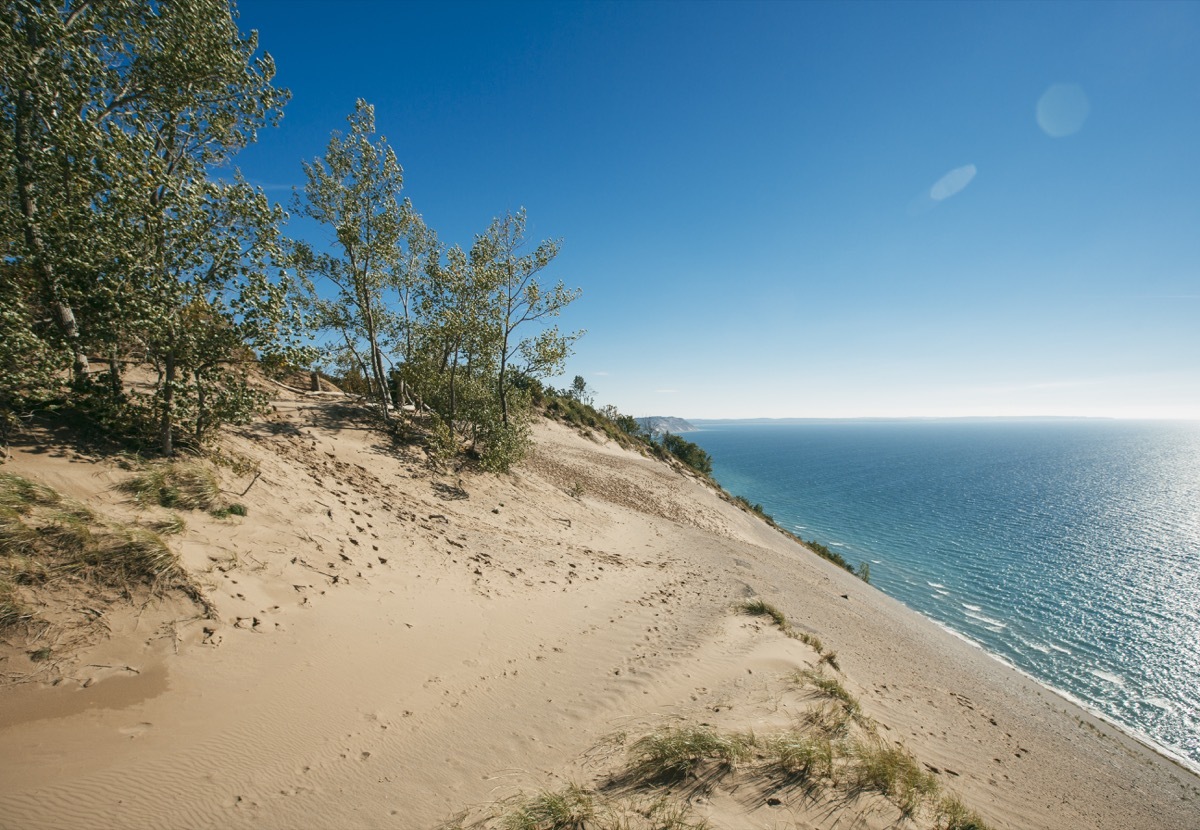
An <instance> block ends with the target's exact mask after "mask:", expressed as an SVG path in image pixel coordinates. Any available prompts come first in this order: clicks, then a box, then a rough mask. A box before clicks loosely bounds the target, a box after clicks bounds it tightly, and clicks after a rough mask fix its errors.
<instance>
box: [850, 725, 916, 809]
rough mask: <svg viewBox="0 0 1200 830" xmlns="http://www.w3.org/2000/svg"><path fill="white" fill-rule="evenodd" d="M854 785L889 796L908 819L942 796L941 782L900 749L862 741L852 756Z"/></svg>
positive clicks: (851, 768) (851, 775)
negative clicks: (939, 789) (939, 794)
mask: <svg viewBox="0 0 1200 830" xmlns="http://www.w3.org/2000/svg"><path fill="white" fill-rule="evenodd" d="M848 771H849V776H850V781H851V785H852V786H853V787H855V788H857V789H859V790H862V791H872V792H877V793H880V794H881V795H885V796H887V797H888V798H889V799H891V800H892V802H894V803H895V804H896V806H897V807H899V808H900V811H901V812H902V813H904V815H905V816H912V815H914V814H915V813H916V812H917V811H918V810H920V809H921V807H922V805H924V804H926V803H927V802H929V801H932V800H933V799H934V798H935V797H936V796H937V794H938V782H937V779H936V778H934V777H933V776H932V775H931V774H930V773H928V772H926V771H925V770H923V769H921V767H920V765H919V764H918V763H917V761H916V759H915V758H913V756H912V755H910V754H909V753H908V752H906V751H905V750H904V749H902V748H900V747H895V746H885V745H883V744H879V743H875V742H858V743H856V744H855V745H854V746H853V748H852V750H851V753H850V764H849V767H848Z"/></svg>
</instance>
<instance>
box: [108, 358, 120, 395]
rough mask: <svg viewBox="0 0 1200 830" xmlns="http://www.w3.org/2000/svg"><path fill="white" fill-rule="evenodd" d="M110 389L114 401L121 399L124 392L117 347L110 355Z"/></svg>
mask: <svg viewBox="0 0 1200 830" xmlns="http://www.w3.org/2000/svg"><path fill="white" fill-rule="evenodd" d="M108 390H109V393H110V394H111V395H112V399H113V400H114V401H119V400H120V399H121V394H122V392H124V389H123V388H122V386H121V361H120V359H119V358H118V357H117V352H116V349H113V350H112V351H111V352H110V353H109V355H108Z"/></svg>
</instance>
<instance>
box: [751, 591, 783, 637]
mask: <svg viewBox="0 0 1200 830" xmlns="http://www.w3.org/2000/svg"><path fill="white" fill-rule="evenodd" d="M739 607H740V608H741V610H742V611H743V612H745V613H747V614H750V615H751V616H754V617H770V618H771V620H772V621H774V623H775V625H777V626H779V628H780V629H781V630H783V631H787V630H788V629H789V626H788V621H787V617H786V616H784V613H783V612H782V611H780V610H779V609H778V608H776V607H775V606H774V605H772V604H771V603H769V602H767V601H765V600H762V599H752V600H748V601H746V602H743V603H742V604H741V606H739Z"/></svg>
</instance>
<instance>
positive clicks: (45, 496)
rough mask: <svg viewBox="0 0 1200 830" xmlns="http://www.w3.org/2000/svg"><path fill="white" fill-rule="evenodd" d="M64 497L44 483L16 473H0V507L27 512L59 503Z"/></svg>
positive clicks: (22, 512)
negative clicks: (37, 482)
mask: <svg viewBox="0 0 1200 830" xmlns="http://www.w3.org/2000/svg"><path fill="white" fill-rule="evenodd" d="M61 500H62V497H61V496H59V495H58V493H57V492H55V491H54V490H53V489H51V488H49V487H47V486H45V485H44V484H35V483H34V482H32V481H30V480H29V479H26V478H22V477H21V476H19V475H15V474H14V473H0V507H7V508H9V509H10V510H14V511H16V512H17V513H21V514H25V513H28V512H29V511H30V510H32V509H33V508H34V507H44V506H50V505H54V504H58V503H59V502H60V501H61Z"/></svg>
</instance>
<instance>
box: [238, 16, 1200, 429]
mask: <svg viewBox="0 0 1200 830" xmlns="http://www.w3.org/2000/svg"><path fill="white" fill-rule="evenodd" d="M238 8H239V10H240V15H241V17H240V25H241V26H242V28H243V30H249V29H255V30H258V32H259V37H260V45H261V47H262V48H263V49H264V50H266V51H268V52H270V53H271V55H272V56H273V57H274V59H275V61H276V63H277V66H278V75H277V83H278V84H280V85H282V86H285V87H287V88H289V89H290V90H291V92H292V96H293V97H292V100H291V102H290V103H289V104H288V106H287V108H286V110H285V114H284V118H283V121H282V123H281V125H280V126H279V127H278V128H276V129H272V130H266V131H264V132H263V133H262V134H261V135H260V137H259V141H258V143H257V144H256V145H254V146H252V147H250V148H248V149H246V150H244V151H243V152H242V153H241V154H239V156H238V157H237V160H236V164H237V166H238V167H240V168H241V170H242V172H243V173H244V174H245V175H246V176H247V178H249V179H250V181H252V182H254V183H256V184H258V185H260V186H262V187H264V188H266V189H267V191H268V192H269V193H270V195H272V196H273V197H275V198H277V199H279V200H280V201H282V202H285V203H286V202H287V200H288V199H289V198H290V194H291V191H292V188H294V187H299V186H302V184H303V173H302V170H301V166H300V165H301V161H303V160H312V159H313V158H316V157H318V156H320V155H321V154H322V152H323V151H324V148H325V145H326V143H327V142H328V140H329V136H330V132H331V131H333V130H343V129H345V127H346V120H345V119H346V116H347V115H348V114H349V113H350V112H352V111H353V109H354V104H355V100H356V99H358V98H363V99H365V100H366V101H368V102H369V103H371V104H373V105H374V106H375V114H376V122H377V127H378V130H379V132H380V133H381V134H382V135H385V136H386V137H387V139H388V141H389V143H390V144H391V146H392V147H393V148H394V149H395V150H396V153H397V155H398V157H399V159H400V162H401V164H402V165H403V167H404V171H405V187H404V192H403V195H405V196H407V197H409V198H410V199H411V200H412V201H413V203H414V206H415V207H416V209H417V210H418V212H420V213H421V214H422V215H423V217H424V219H425V221H426V223H427V224H428V225H429V226H430V227H432V228H433V229H435V230H436V231H437V233H438V235H439V237H440V238H441V239H442V240H443V241H444V242H447V243H449V244H454V243H457V244H459V245H461V246H462V247H464V248H466V247H469V246H470V244H471V241H472V239H473V238H474V235H475V234H476V233H479V232H482V231H483V230H484V229H485V228H486V227H487V225H488V223H489V222H490V221H491V219H492V218H493V217H495V216H499V215H502V214H504V213H505V212H507V211H515V210H517V209H519V208H521V207H524V208H526V210H527V211H528V216H529V225H528V235H529V236H530V237H531V239H532V241H534V242H536V241H538V240H541V239H547V238H555V239H561V240H562V252H561V253H560V255H559V256H558V258H557V259H556V260H555V261H554V262H553V263H552V265H551V267H550V268H549V269H547V271H546V272H544V276H545V279H546V281H549V282H554V281H557V280H562V281H563V282H565V283H566V284H567V285H568V286H570V287H578V288H580V289H582V296H581V297H580V299H579V300H577V301H576V302H575V303H574V304H573V305H572V306H571V307H570V308H568V309H567V311H566V312H564V314H563V316H562V317H561V318H560V320H559V321H558V323H559V325H560V327H562V328H563V329H565V330H569V331H573V330H577V329H585V330H586V334H585V335H584V336H583V337H582V338H581V339H580V340H579V341H578V343H577V344H576V348H575V352H574V355H573V356H572V357H571V358H570V360H569V362H568V364H567V367H566V371H565V374H564V376H563V377H560V378H557V379H553V380H552V381H551V382H552V383H553V384H554V385H556V386H566V385H569V382H570V379H571V378H573V377H574V376H575V375H581V376H583V377H584V379H585V380H586V382H587V385H588V387H589V388H590V389H591V390H592V391H593V393H594V395H595V399H596V402H597V404H613V405H615V406H616V407H617V408H618V409H619V410H621V411H622V412H624V413H627V414H633V415H676V416H682V417H693V418H751V417H801V418H803V417H823V418H828V417H903V416H920V417H930V416H983V415H991V416H996V415H1079V416H1102V417H1136V418H1200V3H1194V2H1190V3H1155V2H1135V3H1128V4H1122V3H1081V4H1074V3H1067V2H1054V3H1019V2H1004V3H994V4H993V3H984V2H971V3H961V4H956V3H950V2H937V3H928V4H926V3H900V2H893V3H867V2H860V3H831V4H824V3H817V2H790V3H789V2H769V3H753V2H736V3H720V2H700V3H688V2H665V1H660V2H616V3H610V2H589V3H569V2H537V3H482V2H479V3H451V2H444V3H436V4H421V3H400V2H365V0H362V1H360V2H346V1H345V0H343V2H339V3H336V4H334V3H328V2H304V0H243V1H242V2H240V3H239V4H238ZM289 231H290V233H291V234H292V235H294V236H298V237H302V238H305V239H308V240H309V241H311V242H312V243H313V244H315V245H327V244H329V242H330V239H331V234H330V232H329V231H328V230H327V229H323V228H321V227H319V226H315V225H308V224H305V223H304V222H301V221H296V220H294V221H293V223H292V224H291V226H290V228H289Z"/></svg>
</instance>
